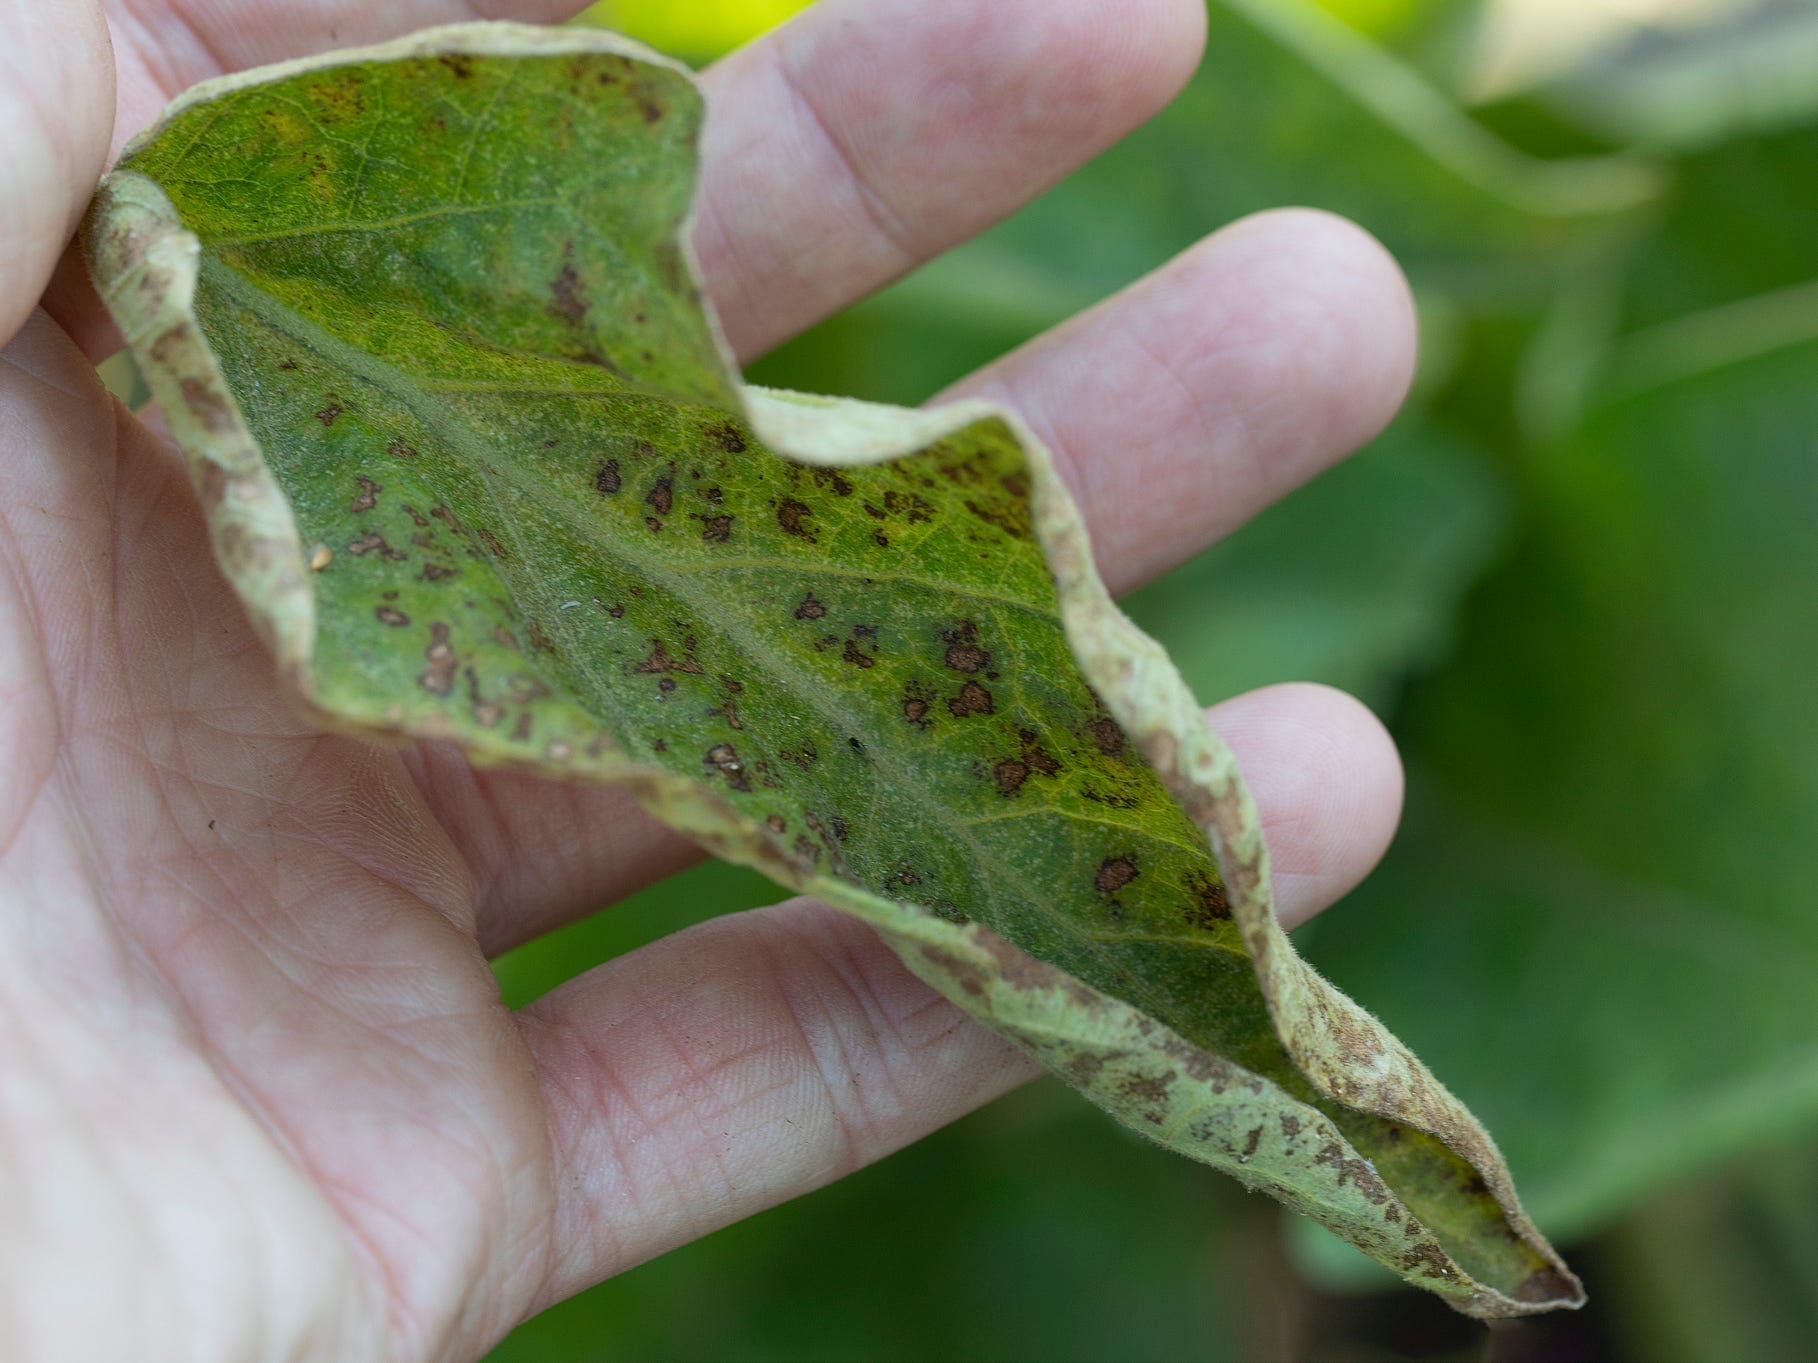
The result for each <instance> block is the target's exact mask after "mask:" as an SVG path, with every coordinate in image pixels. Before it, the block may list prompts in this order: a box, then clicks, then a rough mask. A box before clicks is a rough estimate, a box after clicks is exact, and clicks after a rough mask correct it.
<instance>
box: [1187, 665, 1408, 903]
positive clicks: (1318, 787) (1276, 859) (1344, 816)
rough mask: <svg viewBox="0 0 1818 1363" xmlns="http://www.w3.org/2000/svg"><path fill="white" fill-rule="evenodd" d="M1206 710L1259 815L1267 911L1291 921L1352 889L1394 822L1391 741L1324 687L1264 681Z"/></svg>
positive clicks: (1398, 793)
mask: <svg viewBox="0 0 1818 1363" xmlns="http://www.w3.org/2000/svg"><path fill="white" fill-rule="evenodd" d="M1207 717H1208V718H1209V719H1210V721H1211V723H1212V727H1213V728H1215V729H1217V730H1218V733H1219V736H1220V737H1221V738H1223V739H1224V740H1225V742H1226V743H1227V744H1229V745H1230V747H1231V751H1232V752H1233V753H1234V754H1235V755H1236V757H1237V765H1238V769H1239V770H1240V771H1242V772H1243V775H1244V783H1245V784H1246V785H1247V786H1249V787H1250V794H1251V796H1252V797H1253V798H1254V799H1255V801H1256V809H1257V813H1258V815H1259V816H1260V817H1261V819H1262V827H1263V840H1264V841H1265V842H1266V843H1267V845H1268V848H1269V869H1270V878H1271V880H1272V882H1273V885H1274V889H1275V914H1276V917H1278V918H1280V919H1281V922H1282V926H1283V927H1289V928H1292V927H1298V926H1299V925H1300V924H1302V923H1304V922H1306V921H1307V919H1309V918H1311V917H1313V916H1314V915H1315V914H1317V913H1320V912H1321V911H1323V910H1325V909H1327V908H1330V907H1331V906H1332V905H1333V904H1336V903H1337V902H1338V901H1339V900H1340V899H1342V898H1343V897H1344V896H1345V895H1347V894H1349V893H1350V892H1351V891H1352V890H1354V889H1355V888H1356V887H1357V886H1358V884H1359V883H1361V882H1362V880H1363V878H1364V877H1365V876H1366V875H1368V874H1369V873H1370V872H1371V870H1373V869H1374V868H1375V866H1376V863H1377V862H1379V861H1381V860H1382V856H1383V853H1384V852H1386V851H1388V849H1389V842H1390V840H1391V839H1392V838H1393V837H1394V836H1395V828H1396V826H1397V825H1398V824H1399V823H1400V822H1401V801H1402V770H1401V758H1400V757H1399V756H1398V755H1397V754H1396V751H1395V741H1394V740H1393V739H1392V738H1390V737H1389V734H1388V731H1387V730H1386V729H1384V728H1383V726H1382V723H1381V721H1380V720H1378V719H1377V718H1376V716H1375V715H1373V714H1371V713H1370V711H1369V710H1368V709H1366V708H1365V707H1364V706H1363V704H1362V703H1361V702H1359V701H1357V700H1355V699H1354V698H1352V697H1350V696H1347V695H1346V694H1345V693H1344V692H1343V691H1336V690H1334V689H1333V688H1331V687H1329V686H1313V685H1310V684H1307V683H1304V682H1296V683H1292V684H1289V685H1285V686H1267V687H1264V688H1263V689H1261V690H1259V691H1251V692H1248V693H1246V694H1245V695H1241V696H1236V697H1234V698H1232V699H1231V700H1228V701H1225V702H1224V703H1223V704H1222V705H1216V706H1214V707H1213V708H1212V709H1211V710H1210V711H1209V712H1208V715H1207Z"/></svg>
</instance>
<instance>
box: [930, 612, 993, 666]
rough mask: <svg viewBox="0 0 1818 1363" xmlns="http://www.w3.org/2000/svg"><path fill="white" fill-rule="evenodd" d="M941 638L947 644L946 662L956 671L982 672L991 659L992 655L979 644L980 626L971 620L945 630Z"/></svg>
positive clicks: (962, 621)
mask: <svg viewBox="0 0 1818 1363" xmlns="http://www.w3.org/2000/svg"><path fill="white" fill-rule="evenodd" d="M941 639H942V640H943V641H944V642H945V643H946V645H947V656H946V660H945V661H946V664H947V666H948V667H949V668H951V669H952V670H953V671H955V672H965V673H968V674H970V673H973V672H980V671H983V670H984V668H985V666H986V665H987V664H988V663H990V661H991V655H990V654H989V653H987V652H985V650H984V649H982V648H980V647H979V646H978V626H977V625H975V624H973V623H972V621H970V620H961V621H960V622H959V623H958V624H957V625H956V626H955V627H954V628H953V629H950V630H945V631H943V632H942V634H941Z"/></svg>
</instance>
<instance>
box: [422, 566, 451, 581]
mask: <svg viewBox="0 0 1818 1363" xmlns="http://www.w3.org/2000/svg"><path fill="white" fill-rule="evenodd" d="M460 571H461V570H460V569H459V568H450V567H447V566H446V565H444V564H440V563H425V564H424V565H423V571H422V572H420V573H418V574H417V577H418V579H419V580H420V581H423V582H440V581H441V580H442V579H443V578H447V577H453V576H455V575H456V574H457V573H459V572H460Z"/></svg>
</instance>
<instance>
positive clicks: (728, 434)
mask: <svg viewBox="0 0 1818 1363" xmlns="http://www.w3.org/2000/svg"><path fill="white" fill-rule="evenodd" d="M708 434H709V435H711V436H712V437H713V443H714V444H716V445H718V446H719V447H720V448H721V449H722V450H724V451H726V453H727V454H743V453H744V452H745V436H744V433H743V432H742V431H740V430H739V428H738V427H737V426H734V425H733V424H732V423H731V422H730V421H728V422H726V423H725V424H723V425H720V426H715V427H714V428H713V429H712V430H711V431H709V432H708Z"/></svg>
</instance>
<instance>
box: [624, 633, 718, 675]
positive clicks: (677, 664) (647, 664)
mask: <svg viewBox="0 0 1818 1363" xmlns="http://www.w3.org/2000/svg"><path fill="white" fill-rule="evenodd" d="M693 642H694V640H692V639H690V640H688V643H689V644H692V643H693ZM632 671H633V672H685V673H690V674H694V675H699V673H700V672H701V671H702V668H701V665H700V663H698V662H696V661H695V658H694V653H693V651H692V649H687V648H686V647H685V650H684V653H683V656H682V657H680V658H671V657H670V656H669V650H668V649H667V648H665V647H664V646H663V641H662V640H661V639H652V640H651V641H650V656H649V657H647V658H645V659H644V661H643V662H641V663H639V664H638V665H637V666H636V667H634V668H632Z"/></svg>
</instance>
